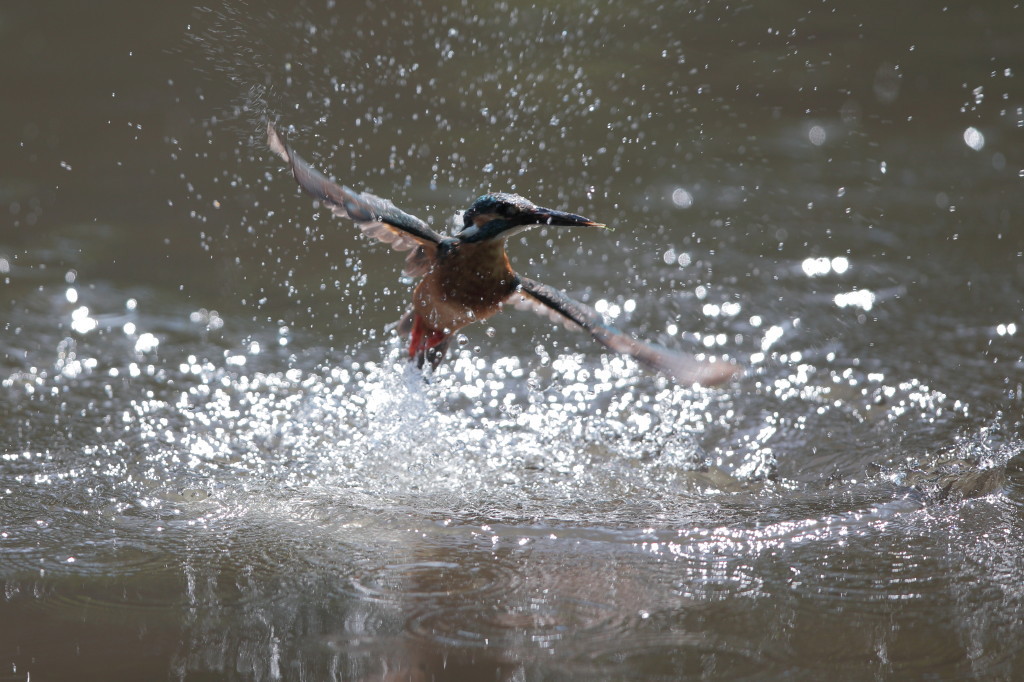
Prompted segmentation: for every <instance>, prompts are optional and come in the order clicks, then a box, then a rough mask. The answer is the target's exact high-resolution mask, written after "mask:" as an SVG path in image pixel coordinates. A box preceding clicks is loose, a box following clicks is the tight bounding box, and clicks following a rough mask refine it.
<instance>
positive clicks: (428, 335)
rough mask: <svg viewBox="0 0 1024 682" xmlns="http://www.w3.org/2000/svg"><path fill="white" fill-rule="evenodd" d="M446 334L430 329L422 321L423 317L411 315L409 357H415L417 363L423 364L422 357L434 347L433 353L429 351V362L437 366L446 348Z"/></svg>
mask: <svg viewBox="0 0 1024 682" xmlns="http://www.w3.org/2000/svg"><path fill="white" fill-rule="evenodd" d="M447 340H448V335H447V334H445V333H444V332H443V331H438V330H437V329H430V328H429V327H427V324H426V323H425V322H424V321H423V318H422V317H420V316H419V315H413V320H412V331H410V332H409V358H410V359H412V358H417V359H418V360H419V364H420V366H421V367H422V366H423V358H424V356H425V355H427V354H428V351H431V350H432V349H436V351H435V352H434V353H430V355H431V359H430V364H431V365H432V366H434V367H437V365H438V363H439V362H440V361H441V358H442V357H444V351H445V349H446V348H447V345H448V344H447Z"/></svg>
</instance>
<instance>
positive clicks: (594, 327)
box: [267, 122, 741, 386]
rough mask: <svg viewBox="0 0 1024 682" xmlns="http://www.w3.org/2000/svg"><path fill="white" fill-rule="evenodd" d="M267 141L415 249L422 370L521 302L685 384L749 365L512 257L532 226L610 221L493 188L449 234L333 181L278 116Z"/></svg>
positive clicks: (331, 194)
mask: <svg viewBox="0 0 1024 682" xmlns="http://www.w3.org/2000/svg"><path fill="white" fill-rule="evenodd" d="M267 144H268V145H269V146H270V149H271V151H273V152H274V153H275V154H277V155H278V156H279V157H281V159H282V160H284V162H285V163H286V164H288V167H289V168H290V169H291V172H292V175H294V176H295V180H296V182H298V184H299V186H300V187H301V188H302V189H303V190H305V191H306V192H307V193H308V194H310V195H312V196H313V197H315V198H316V199H317V200H318V201H320V203H321V204H323V205H324V206H327V207H328V208H330V209H331V211H332V212H334V213H335V214H337V215H339V216H342V217H346V218H350V219H351V220H353V221H355V223H356V224H357V225H358V226H359V228H360V229H361V230H362V231H363V232H364V233H365V234H367V235H369V236H370V237H374V238H375V239H378V240H380V241H382V242H384V243H386V244H389V245H390V246H391V248H393V249H395V250H396V251H408V252H409V253H408V255H407V256H406V258H405V268H404V270H403V272H404V273H405V274H406V275H408V276H410V277H418V278H420V280H419V282H418V283H417V285H416V287H415V289H413V293H412V305H411V306H410V308H409V310H408V311H407V312H406V313H405V315H404V316H403V317H402V318H401V320H400V321H399V322H398V332H399V333H400V334H401V335H403V336H407V337H408V338H409V358H410V359H411V360H415V361H416V363H417V365H418V366H419V367H423V365H424V363H425V362H429V363H430V365H431V366H432V367H434V368H436V367H437V366H438V365H439V364H440V362H441V360H442V359H443V358H444V355H445V351H446V350H447V348H448V344H449V343H450V341H451V339H452V336H453V335H454V334H455V333H456V332H458V331H459V330H460V329H462V328H463V327H465V326H467V325H469V324H472V323H474V322H480V321H482V320H486V319H487V318H489V317H491V316H492V315H494V314H496V313H497V312H499V311H500V310H501V309H502V308H503V307H504V306H505V305H512V306H514V307H516V308H521V309H527V310H533V311H535V312H537V313H540V314H542V315H546V316H547V317H549V318H551V319H552V320H554V321H556V322H561V323H563V324H565V325H566V326H567V327H569V328H573V329H582V330H585V331H586V332H588V333H589V334H590V336H591V337H593V338H594V340H596V341H597V342H598V343H600V344H602V345H604V346H606V347H607V348H610V349H611V350H613V351H616V352H618V353H623V354H625V355H628V356H630V357H632V358H633V359H635V360H636V361H637V362H639V363H640V364H642V365H645V366H646V367H648V368H650V369H652V370H655V371H657V372H661V373H663V374H665V375H667V376H669V377H671V378H673V379H674V380H675V381H677V382H679V383H681V384H686V385H690V384H702V385H704V386H714V385H718V384H721V383H724V382H725V381H728V380H729V379H730V378H731V377H733V376H734V375H736V374H738V373H739V372H740V371H741V370H740V368H739V367H738V366H737V365H735V364H732V363H730V362H721V361H703V360H698V359H697V358H695V357H693V356H692V355H688V354H684V353H679V352H676V351H672V350H669V349H667V348H664V347H661V346H658V345H655V344H651V343H645V342H643V341H639V340H637V339H635V338H633V337H632V336H630V335H629V334H626V333H624V332H622V331H619V330H618V329H616V328H614V327H612V326H610V325H608V324H607V323H606V322H605V321H604V319H603V317H602V316H601V315H600V314H599V313H598V312H597V311H596V310H594V309H593V308H590V307H589V306H587V305H584V304H583V303H580V302H579V301H576V300H574V299H572V298H570V297H569V296H568V295H566V294H565V293H563V292H562V291H559V290H558V289H555V288H554V287H550V286H548V285H546V284H541V283H540V282H537V281H535V280H532V279H530V278H529V277H525V276H523V275H520V274H518V273H517V272H515V271H514V270H513V269H512V265H511V263H509V259H508V254H507V253H506V252H505V240H506V239H508V238H509V237H511V236H512V235H514V234H518V233H519V232H522V231H523V230H526V229H528V228H530V227H534V226H538V225H550V226H552V227H604V225H603V224H601V223H597V222H594V221H592V220H590V219H588V218H584V217H583V216H580V215H576V214H575V213H567V212H565V211H556V210H553V209H550V208H542V207H540V206H536V205H534V204H533V203H532V202H531V201H529V200H527V199H524V198H523V197H521V196H518V195H516V194H506V193H493V194H485V195H484V196H482V197H480V198H479V199H477V200H476V201H474V202H473V204H472V205H471V206H470V207H469V209H467V210H466V211H465V212H464V213H463V214H462V229H461V230H460V231H459V232H458V233H456V234H454V235H452V236H443V235H441V234H439V233H437V232H435V231H434V230H433V229H431V228H430V226H428V225H427V224H426V223H425V222H423V221H422V220H420V219H419V218H417V217H415V216H412V215H410V214H408V213H406V212H405V211H403V210H401V209H399V208H398V207H397V206H395V205H394V204H393V203H391V202H390V201H388V200H386V199H381V198H379V197H376V196H373V195H372V194H368V193H366V192H356V191H355V190H352V189H350V188H348V187H345V186H343V185H338V184H336V183H335V182H333V181H332V180H330V179H328V178H327V177H325V176H324V175H323V174H321V173H320V172H319V171H317V170H315V169H314V168H312V167H311V166H310V165H309V164H308V163H306V162H305V161H303V160H302V158H301V157H299V155H298V154H296V153H295V152H294V151H293V150H292V149H291V148H290V147H289V146H288V144H287V143H286V142H285V138H284V137H283V136H282V135H281V133H279V132H278V131H277V129H276V128H275V127H274V124H273V123H272V122H268V123H267Z"/></svg>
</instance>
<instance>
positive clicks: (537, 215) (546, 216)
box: [529, 206, 605, 227]
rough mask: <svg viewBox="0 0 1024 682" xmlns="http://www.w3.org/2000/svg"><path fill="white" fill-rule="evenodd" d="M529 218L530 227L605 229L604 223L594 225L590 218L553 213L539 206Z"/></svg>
mask: <svg viewBox="0 0 1024 682" xmlns="http://www.w3.org/2000/svg"><path fill="white" fill-rule="evenodd" d="M529 216H530V218H531V222H530V223H529V224H530V225H555V226H565V227H573V226H584V227H605V224H604V223H595V222H594V221H593V220H591V219H590V218H584V217H583V216H581V215H576V214H575V213H566V212H565V211H555V210H554V209H550V208H542V207H540V206H538V207H536V208H535V209H533V210H532V211H530V213H529Z"/></svg>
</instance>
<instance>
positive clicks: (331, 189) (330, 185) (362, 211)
mask: <svg viewBox="0 0 1024 682" xmlns="http://www.w3.org/2000/svg"><path fill="white" fill-rule="evenodd" d="M267 145H269V146H270V150H271V151H272V152H274V153H275V154H277V155H278V156H280V157H281V158H282V159H283V160H284V162H285V163H287V164H288V167H289V168H291V171H292V175H294V176H295V181H296V182H298V183H299V187H301V188H302V189H304V190H306V192H308V193H309V194H311V195H312V196H314V197H316V199H318V200H319V201H320V202H321V203H323V204H324V205H325V206H328V207H329V208H330V209H331V211H333V212H334V213H335V214H336V215H339V216H344V217H347V218H351V219H352V220H354V221H355V222H356V224H357V225H359V228H360V229H361V230H362V231H363V232H364V233H365V234H367V235H369V236H370V237H373V238H375V239H379V240H380V241H382V242H384V243H385V244H390V245H391V248H393V249H395V250H396V251H412V253H410V254H409V255H408V256H407V257H406V259H405V269H404V270H403V272H404V273H405V274H407V275H410V276H412V277H418V276H420V275H424V274H426V272H427V270H428V269H429V268H430V264H431V263H432V262H433V260H434V256H435V255H436V253H437V245H438V244H439V243H440V242H441V240H442V239H443V237H441V235H439V234H438V233H437V232H435V231H434V230H432V229H430V226H428V225H427V224H426V223H425V222H423V221H422V220H420V219H419V218H417V217H416V216H413V215H409V214H408V213H406V212H405V211H403V210H402V209H400V208H398V207H397V206H395V205H394V204H393V203H391V202H390V201H388V200H387V199H381V198H380V197H375V196H373V195H372V194H368V193H366V192H355V191H354V190H352V189H350V188H348V187H344V186H341V185H338V184H336V183H334V182H332V181H331V180H330V179H328V178H327V177H326V176H324V175H323V174H322V173H320V172H319V171H318V170H316V169H315V168H313V167H311V166H310V165H309V164H308V163H306V162H305V161H303V160H302V158H301V157H300V156H299V155H298V154H296V153H295V152H294V151H292V149H291V148H290V147H289V146H288V145H287V143H285V140H284V137H283V136H282V135H281V134H280V133H279V132H277V129H276V128H275V127H274V124H273V123H270V122H268V123H267Z"/></svg>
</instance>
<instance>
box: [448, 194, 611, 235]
mask: <svg viewBox="0 0 1024 682" xmlns="http://www.w3.org/2000/svg"><path fill="white" fill-rule="evenodd" d="M535 225H553V226H565V227H569V226H580V225H585V226H591V227H604V225H603V224H602V223H595V222H594V221H592V220H590V219H589V218H584V217H583V216H581V215H576V214H575V213H566V212H564V211H555V210H552V209H550V208H543V207H541V206H537V205H535V204H534V203H533V202H531V201H529V200H528V199H524V198H523V197H521V196H519V195H518V194H506V193H504V192H500V193H497V194H485V195H484V196H482V197H480V198H479V199H477V200H476V201H474V202H473V205H472V206H470V207H469V209H467V210H466V212H465V213H463V214H462V231H461V232H459V233H458V234H457V235H456V237H458V239H460V240H461V241H464V242H480V241H486V240H488V239H497V238H502V239H504V238H506V237H511V236H512V235H514V234H516V233H518V232H522V231H523V230H525V229H527V228H530V227H533V226H535Z"/></svg>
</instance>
